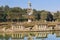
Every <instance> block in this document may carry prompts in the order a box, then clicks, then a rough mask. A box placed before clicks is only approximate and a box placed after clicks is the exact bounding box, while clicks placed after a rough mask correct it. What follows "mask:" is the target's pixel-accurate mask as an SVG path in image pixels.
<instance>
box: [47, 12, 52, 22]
mask: <svg viewBox="0 0 60 40" xmlns="http://www.w3.org/2000/svg"><path fill="white" fill-rule="evenodd" d="M46 20H47V21H53V15H52V14H51V13H50V12H48V14H47V18H46Z"/></svg>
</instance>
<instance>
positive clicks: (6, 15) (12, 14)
mask: <svg viewBox="0 0 60 40" xmlns="http://www.w3.org/2000/svg"><path fill="white" fill-rule="evenodd" d="M47 14H48V11H45V10H42V11H37V10H36V9H33V14H32V16H34V18H33V19H34V20H40V19H42V20H46V18H47ZM22 15H27V9H22V8H20V7H13V8H10V7H9V6H8V5H6V6H5V7H4V6H0V22H1V21H2V22H5V21H8V20H11V21H27V19H28V17H27V16H22ZM52 16H54V18H53V19H56V20H57V19H60V12H59V11H57V13H54V15H52Z"/></svg>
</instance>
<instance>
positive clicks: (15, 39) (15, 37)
mask: <svg viewBox="0 0 60 40" xmlns="http://www.w3.org/2000/svg"><path fill="white" fill-rule="evenodd" d="M0 40H60V31H49V32H48V31H47V32H13V33H0Z"/></svg>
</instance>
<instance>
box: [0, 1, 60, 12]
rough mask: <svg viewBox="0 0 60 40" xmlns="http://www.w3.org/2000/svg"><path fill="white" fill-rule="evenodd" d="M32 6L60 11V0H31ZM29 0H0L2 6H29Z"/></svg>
mask: <svg viewBox="0 0 60 40" xmlns="http://www.w3.org/2000/svg"><path fill="white" fill-rule="evenodd" d="M30 1H31V3H32V8H33V9H37V10H47V11H60V0H30ZM27 3H28V0H0V6H2V5H3V6H5V5H8V6H10V7H21V8H27V7H28V6H27V5H28V4H27Z"/></svg>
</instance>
